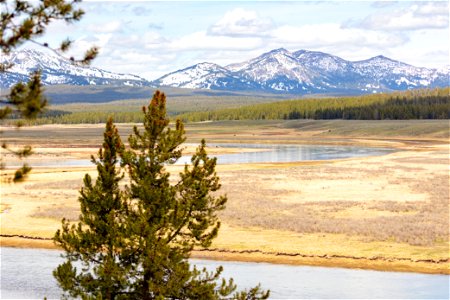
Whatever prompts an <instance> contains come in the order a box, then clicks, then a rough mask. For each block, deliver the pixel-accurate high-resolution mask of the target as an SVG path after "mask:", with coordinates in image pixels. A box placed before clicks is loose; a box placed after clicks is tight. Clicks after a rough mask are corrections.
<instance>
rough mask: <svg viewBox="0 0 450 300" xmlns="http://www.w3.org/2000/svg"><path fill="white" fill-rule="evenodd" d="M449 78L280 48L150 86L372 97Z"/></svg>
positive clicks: (388, 63) (443, 72)
mask: <svg viewBox="0 0 450 300" xmlns="http://www.w3.org/2000/svg"><path fill="white" fill-rule="evenodd" d="M449 75H450V71H449V67H445V68H441V69H439V70H437V69H427V68H420V67H414V66H411V65H408V64H406V63H402V62H399V61H395V60H392V59H389V58H387V57H384V56H376V57H373V58H370V59H367V60H362V61H354V62H352V61H347V60H344V59H342V58H340V57H337V56H334V55H330V54H327V53H322V52H316V51H307V50H299V51H296V52H290V51H288V50H286V49H283V48H281V49H276V50H272V51H270V52H267V53H264V54H262V55H261V56H258V57H256V58H254V59H251V60H248V61H245V62H241V63H235V64H231V65H228V66H225V67H222V66H219V65H217V64H211V63H202V64H197V65H194V66H192V67H188V68H185V69H182V70H179V71H176V72H173V73H170V74H168V75H165V76H162V77H161V78H159V79H157V80H155V81H153V84H155V85H157V86H172V87H182V88H183V87H184V88H201V89H215V90H247V91H264V92H275V93H301V94H309V93H374V92H383V91H392V90H406V89H414V88H424V87H438V86H448V85H449Z"/></svg>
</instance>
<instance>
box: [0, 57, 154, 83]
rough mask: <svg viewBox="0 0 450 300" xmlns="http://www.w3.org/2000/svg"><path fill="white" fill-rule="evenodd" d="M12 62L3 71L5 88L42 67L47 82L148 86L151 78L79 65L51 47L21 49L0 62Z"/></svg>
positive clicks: (43, 77)
mask: <svg viewBox="0 0 450 300" xmlns="http://www.w3.org/2000/svg"><path fill="white" fill-rule="evenodd" d="M5 62H6V63H12V64H13V66H12V67H11V68H10V69H8V70H7V72H2V73H0V79H1V81H0V82H1V84H0V87H2V88H9V87H11V86H12V85H14V84H15V83H17V82H18V81H20V80H21V81H26V80H28V78H29V75H30V74H31V73H32V72H34V71H36V70H40V71H41V80H42V83H43V84H44V85H55V84H69V85H124V86H127V85H128V86H148V85H150V83H149V81H147V80H146V79H144V78H141V77H139V76H136V75H131V74H121V73H113V72H110V71H106V70H102V69H99V68H96V67H91V66H80V65H77V64H74V63H72V62H71V61H70V60H68V59H65V58H63V57H61V56H59V55H58V54H56V53H53V52H51V51H49V50H47V51H45V52H43V51H39V50H35V49H22V50H19V51H16V52H13V53H11V54H9V55H2V57H0V63H5ZM19 79H20V80H19Z"/></svg>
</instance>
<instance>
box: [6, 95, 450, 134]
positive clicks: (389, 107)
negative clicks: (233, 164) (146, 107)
mask: <svg viewBox="0 0 450 300" xmlns="http://www.w3.org/2000/svg"><path fill="white" fill-rule="evenodd" d="M449 93H450V88H440V89H422V90H412V91H406V92H398V93H392V94H374V95H365V96H357V97H339V98H316V99H299V100H285V101H277V102H270V103H259V104H253V105H247V106H241V107H235V108H227V109H218V110H209V111H197V112H188V113H184V114H178V115H176V114H175V115H172V118H173V119H176V118H179V119H181V120H183V121H185V122H200V121H218V120H264V119H267V120H282V119H285V120H293V119H345V120H385V119H391V120H406V119H450V103H449V101H450V100H449ZM168 101H169V102H170V98H169V99H168ZM121 105H123V107H121V109H122V111H119V108H118V107H117V106H114V107H113V108H114V109H112V108H111V107H89V108H88V109H89V111H80V107H78V106H75V107H71V106H70V107H69V106H67V107H66V106H64V110H61V109H59V110H58V109H53V110H49V111H47V112H46V113H45V114H44V115H42V116H41V117H40V118H38V119H36V120H33V121H30V122H24V123H26V124H29V125H41V124H82V123H84V124H97V123H106V121H107V120H108V118H109V117H110V116H112V117H113V118H114V121H115V122H116V123H137V122H141V121H142V120H141V118H142V114H141V112H140V109H139V108H138V106H137V105H134V106H136V107H133V109H130V107H127V106H125V105H124V103H120V104H118V106H121ZM193 105H194V104H193ZM211 105H212V103H211ZM212 107H214V106H212ZM55 108H59V107H58V106H55ZM61 108H63V107H61ZM16 121H17V120H12V119H9V120H3V121H2V123H3V124H5V123H6V124H8V123H14V122H16Z"/></svg>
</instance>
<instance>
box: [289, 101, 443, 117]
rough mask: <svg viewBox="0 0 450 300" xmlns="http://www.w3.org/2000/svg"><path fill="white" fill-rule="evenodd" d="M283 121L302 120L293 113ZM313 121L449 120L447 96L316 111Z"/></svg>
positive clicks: (297, 114)
mask: <svg viewBox="0 0 450 300" xmlns="http://www.w3.org/2000/svg"><path fill="white" fill-rule="evenodd" d="M285 119H302V118H301V115H300V114H299V113H296V112H293V113H290V114H289V115H288V116H285ZM314 119H325V120H326V119H343V120H386V119H389V120H411V119H450V102H449V97H448V96H425V97H416V98H413V99H407V98H406V97H402V98H400V97H396V98H392V99H389V100H387V101H385V102H383V103H373V104H370V105H366V106H357V107H345V108H326V109H318V110H316V111H315V113H314Z"/></svg>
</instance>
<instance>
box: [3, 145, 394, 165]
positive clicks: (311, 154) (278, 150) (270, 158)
mask: <svg viewBox="0 0 450 300" xmlns="http://www.w3.org/2000/svg"><path fill="white" fill-rule="evenodd" d="M208 146H209V147H214V148H247V149H255V151H245V152H239V153H231V154H219V155H211V156H215V157H217V163H218V164H242V163H277V162H295V161H306V160H327V159H343V158H352V157H364V156H375V155H384V154H388V153H392V152H393V151H395V150H393V149H388V148H376V147H360V146H326V145H283V144H277V145H270V144H210V145H208ZM190 160H191V156H188V155H186V156H182V157H181V158H180V159H179V160H178V161H177V163H176V164H181V165H183V164H185V163H190ZM6 163H8V162H6ZM30 165H32V166H33V167H75V166H76V167H88V166H92V162H91V160H90V159H42V160H33V161H32V162H30ZM7 166H8V167H18V165H17V164H15V165H8V164H7Z"/></svg>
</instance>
